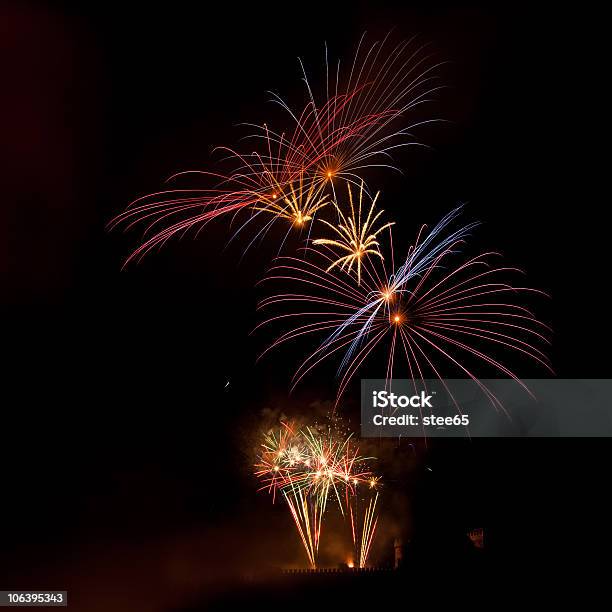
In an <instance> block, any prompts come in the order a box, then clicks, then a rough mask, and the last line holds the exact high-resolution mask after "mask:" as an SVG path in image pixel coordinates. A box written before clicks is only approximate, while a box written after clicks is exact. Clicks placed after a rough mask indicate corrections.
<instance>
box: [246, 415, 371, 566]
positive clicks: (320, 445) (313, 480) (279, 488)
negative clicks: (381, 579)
mask: <svg viewBox="0 0 612 612" xmlns="http://www.w3.org/2000/svg"><path fill="white" fill-rule="evenodd" d="M370 459H371V458H368V457H362V456H360V455H359V449H358V448H356V447H355V445H354V444H353V443H352V438H351V436H350V435H349V436H346V435H342V434H340V433H339V432H338V431H337V430H333V429H332V428H330V427H328V428H327V429H326V430H323V431H320V430H319V429H316V428H311V427H305V428H302V429H297V428H295V427H294V426H292V425H290V424H287V423H283V424H282V426H281V428H280V429H278V430H277V431H272V432H270V433H268V434H266V435H264V440H263V442H262V444H261V448H260V452H259V454H258V461H257V463H256V466H255V475H256V476H257V477H258V478H259V479H260V481H261V483H262V487H261V488H262V489H263V490H267V491H268V492H269V493H271V494H272V496H273V500H274V499H275V498H276V495H277V493H280V494H282V496H283V499H284V500H285V502H286V503H287V507H288V508H289V511H290V513H291V516H292V518H293V521H294V523H295V525H296V529H297V531H298V534H299V536H300V540H301V542H302V545H303V546H304V550H305V552H306V555H307V557H308V561H309V563H310V565H311V566H312V567H316V562H317V553H318V549H319V542H320V539H321V530H322V526H323V518H324V515H325V513H326V511H327V510H328V503H329V501H330V499H333V500H334V501H335V502H336V503H335V505H336V507H337V508H338V509H339V511H340V512H341V514H342V515H343V516H347V513H348V516H350V520H351V528H352V533H353V540H354V542H355V545H356V546H357V544H356V541H357V540H356V539H355V538H356V537H358V536H357V535H356V533H357V531H356V527H355V520H356V519H355V514H356V511H355V508H356V499H357V494H358V487H362V488H364V489H368V490H369V489H374V488H378V486H379V479H378V478H377V477H376V476H375V475H374V474H373V473H372V472H371V471H370V470H369V468H368V467H367V462H368V460H370ZM374 510H375V507H372V508H371V511H370V512H369V513H368V514H367V515H366V516H365V517H364V527H363V530H362V532H363V534H367V535H364V537H367V538H368V539H369V542H370V543H371V539H372V537H373V535H374V533H373V529H374V528H373V526H372V525H374V526H375V520H374V521H373V513H374ZM366 523H367V524H366ZM367 550H369V544H368V545H367V549H366V548H364V549H363V551H362V555H361V556H360V559H361V558H362V557H363V562H364V563H365V560H366V559H367Z"/></svg>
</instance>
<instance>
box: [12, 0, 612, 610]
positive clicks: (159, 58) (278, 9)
mask: <svg viewBox="0 0 612 612" xmlns="http://www.w3.org/2000/svg"><path fill="white" fill-rule="evenodd" d="M597 21H598V19H597V15H589V14H588V13H586V11H582V12H578V11H575V10H572V9H571V8H566V9H561V8H559V7H558V6H556V7H555V8H554V9H552V8H551V9H549V8H544V7H542V8H540V9H537V10H534V9H533V8H532V7H530V8H528V7H527V6H520V5H517V4H515V3H511V4H508V5H505V6H504V5H500V6H499V7H498V8H496V9H493V8H479V7H477V6H476V5H469V6H463V7H459V6H455V5H454V4H450V3H449V4H446V3H436V2H427V3H406V4H405V5H402V6H401V7H392V6H388V5H385V6H383V5H381V4H380V3H376V4H374V3H372V4H369V3H354V4H343V3H321V4H317V3H308V4H301V5H299V4H296V5H292V6H290V5H289V4H281V5H273V4H269V3H265V4H264V3H257V4H251V5H248V6H241V5H234V4H230V3H227V4H221V3H219V4H217V3H213V4H211V3H204V2H202V3H200V4H198V5H191V4H178V3H173V4H164V5H163V6H159V7H155V6H152V3H151V4H145V3H143V4H140V3H133V4H129V5H126V4H124V3H113V2H89V3H87V8H85V7H84V6H80V5H75V6H73V5H69V4H63V5H54V6H51V5H45V4H43V3H27V2H25V3H10V2H9V3H4V4H3V5H2V8H1V9H0V24H1V25H0V28H1V29H2V35H1V36H0V41H1V42H0V49H1V54H0V62H1V64H0V66H1V68H2V74H3V75H4V76H3V95H2V101H1V102H0V105H1V106H0V111H1V112H0V125H1V131H2V134H3V136H2V145H1V146H2V153H1V161H2V164H1V166H0V174H1V176H2V184H3V189H2V191H3V193H2V198H1V204H0V248H1V249H2V251H1V252H0V275H1V279H2V288H1V290H2V314H3V317H2V321H3V326H2V327H3V331H2V348H3V351H2V352H3V357H4V364H3V366H2V381H3V406H2V444H1V445H0V449H1V450H0V471H1V475H2V478H1V482H2V487H3V496H2V511H1V523H0V538H1V539H2V550H1V553H0V564H1V565H0V571H1V573H0V576H2V575H3V574H4V575H6V578H5V579H3V580H2V584H0V586H1V587H2V588H14V587H22V588H26V587H30V588H32V587H33V588H44V587H47V586H48V587H54V588H68V589H72V590H73V592H75V593H77V594H78V596H79V597H82V598H83V601H85V602H87V603H86V604H82V605H83V608H82V609H87V610H97V609H100V610H102V609H111V608H110V607H109V606H113V608H112V609H115V610H121V609H126V610H127V609H130V610H139V609H143V610H145V609H160V610H161V609H165V608H164V606H165V605H166V602H175V601H180V598H181V597H182V596H184V595H185V594H186V593H187V594H188V593H189V592H190V590H193V589H194V588H196V587H199V586H201V585H200V582H199V580H200V576H201V574H202V573H210V572H211V571H212V569H211V568H213V567H214V568H219V567H225V566H227V567H234V566H236V567H237V566H240V567H242V566H243V565H245V566H248V565H249V564H250V563H253V562H254V560H257V562H260V561H261V559H262V557H267V562H269V563H271V564H273V560H274V555H275V554H276V553H277V547H278V542H276V543H275V538H276V539H282V540H283V541H284V540H288V539H289V538H293V533H292V532H291V531H290V527H287V528H286V529H284V530H282V532H281V530H278V531H275V530H274V529H273V527H272V526H271V525H270V521H271V520H272V519H271V518H270V517H271V516H274V517H278V516H279V514H278V512H275V514H272V513H271V512H272V511H271V507H270V505H269V503H268V500H266V499H261V498H262V497H264V496H262V495H260V496H259V497H257V496H256V494H255V489H256V485H255V483H254V482H253V481H252V479H251V478H250V476H249V471H248V466H249V460H250V459H249V457H250V455H249V450H250V448H251V447H252V445H253V440H252V439H251V438H250V433H249V432H250V431H251V430H252V429H253V428H256V427H257V424H258V418H259V415H260V414H261V411H262V409H264V408H266V407H269V408H272V409H274V410H285V411H289V412H291V411H292V410H294V411H296V412H300V413H305V412H307V411H308V410H311V408H310V405H311V403H312V402H315V401H319V402H323V401H325V400H329V399H332V398H333V384H332V380H331V376H332V374H333V370H332V369H330V370H329V371H326V370H322V371H321V372H320V373H319V374H318V375H315V376H313V377H312V378H311V379H310V380H308V381H307V382H306V383H305V384H304V385H303V386H302V387H301V388H299V389H298V390H297V391H296V392H295V394H293V395H292V396H290V397H289V396H288V394H287V391H288V380H289V376H290V373H291V371H292V368H293V367H294V366H295V365H296V364H297V362H298V360H299V357H300V353H299V350H298V349H294V351H293V353H294V354H292V351H291V350H290V351H288V353H282V352H281V353H282V354H280V355H277V356H273V357H272V358H270V359H268V360H266V361H264V362H261V363H260V364H258V365H255V363H254V362H255V358H256V355H257V353H258V351H259V350H261V347H262V345H263V344H265V340H266V338H262V337H261V336H249V332H250V331H251V329H252V328H253V326H254V323H255V321H256V315H255V305H256V300H257V297H258V293H257V291H256V290H255V289H254V288H253V286H254V283H255V281H256V280H257V279H258V278H259V277H260V276H261V271H262V269H263V267H264V266H265V264H266V263H267V262H268V261H269V260H270V257H271V256H272V255H273V254H274V248H273V247H271V246H267V245H263V247H262V248H261V249H259V250H256V251H254V252H252V254H250V255H249V257H248V258H246V259H245V260H243V261H242V262H241V263H239V259H240V254H241V253H240V247H239V245H234V246H230V247H228V248H227V249H224V245H225V240H226V235H227V232H226V227H225V226H224V223H223V222H220V223H219V224H217V225H211V226H210V227H209V228H208V229H207V231H205V232H204V233H203V234H202V235H201V237H200V239H199V240H197V241H193V240H191V239H189V238H188V239H184V240H183V241H181V242H178V241H176V242H174V243H171V244H170V245H168V247H167V248H165V249H164V250H163V251H162V252H160V253H159V254H155V255H152V256H150V257H148V258H146V259H145V260H144V261H143V262H142V263H141V264H140V265H137V266H131V267H129V268H128V269H127V270H125V271H121V270H120V267H121V264H122V262H123V260H124V258H125V256H126V255H127V254H129V252H130V249H131V248H133V247H135V246H136V244H137V240H138V237H139V236H138V233H131V234H127V235H122V234H120V233H111V234H109V233H107V232H106V231H105V229H104V225H105V223H106V222H108V220H109V219H110V218H111V217H112V216H113V215H115V214H117V213H118V212H120V211H121V210H122V208H123V207H124V206H125V205H126V203H127V202H129V201H130V200H132V199H133V198H134V197H137V196H139V195H142V194H144V193H147V192H149V191H154V190H157V189H158V188H159V187H160V185H162V181H163V179H165V178H166V177H167V176H168V175H170V174H171V173H173V172H175V171H177V170H181V169H185V168H201V167H205V166H206V165H207V163H208V162H209V160H210V159H211V149H212V147H213V146H214V145H217V144H220V143H229V144H233V143H235V142H236V141H237V139H238V138H239V136H240V135H241V132H240V130H239V129H238V128H237V127H236V124H237V123H238V122H240V121H252V120H254V121H260V120H261V119H262V118H263V117H265V116H266V113H268V112H272V111H270V110H269V109H270V105H269V103H268V102H267V100H268V98H269V95H267V94H266V90H268V89H273V90H275V91H279V92H280V93H282V94H284V95H286V96H288V97H289V98H290V99H291V100H294V101H295V100H298V101H299V100H301V95H302V89H301V83H300V81H299V78H300V73H299V66H298V63H297V57H298V56H299V57H303V58H304V59H305V60H306V65H307V67H308V68H310V69H311V72H312V74H314V75H315V79H316V74H317V69H320V67H321V66H322V58H323V54H322V50H323V43H324V42H325V41H328V43H329V44H330V48H331V49H332V51H333V52H334V53H335V54H339V55H341V56H343V57H347V56H350V54H351V53H352V51H353V49H354V47H355V45H356V43H357V41H358V39H359V37H360V35H361V34H362V33H363V32H364V31H365V30H367V31H368V32H371V33H372V36H373V37H375V36H380V35H381V34H384V33H386V32H387V31H388V30H389V29H390V28H395V34H396V35H397V36H398V37H401V36H411V35H412V34H415V33H416V34H419V35H420V36H421V37H422V39H423V40H427V41H431V42H432V46H433V49H434V50H435V53H436V54H437V55H438V56H439V57H440V58H441V59H445V60H448V61H449V65H447V66H446V67H445V69H444V80H445V83H446V84H447V85H448V88H447V89H446V90H444V91H443V92H441V93H440V95H439V97H438V101H437V102H435V103H434V104H433V105H432V107H431V112H432V113H433V114H434V115H435V116H439V117H443V118H445V119H448V120H450V122H449V123H447V124H444V125H441V126H436V127H433V128H430V129H427V130H423V131H422V132H420V133H419V136H420V137H421V139H422V140H423V141H425V142H427V143H428V144H430V145H431V146H432V149H431V150H423V149H418V150H411V151H409V152H407V153H403V154H401V155H399V156H398V161H399V162H400V164H401V165H402V167H403V168H405V169H406V172H405V175H404V176H388V175H380V176H381V178H380V181H385V183H384V184H385V188H384V190H383V191H384V206H385V208H386V209H388V210H389V211H392V213H393V215H394V217H395V218H396V220H397V221H398V224H399V225H401V227H402V228H403V235H404V236H405V237H406V238H405V239H406V240H408V239H409V238H410V237H412V236H413V235H414V233H415V232H416V231H417V229H418V227H419V226H420V224H421V223H425V222H427V223H431V222H435V221H436V220H437V219H438V218H439V217H440V216H441V215H442V214H444V213H445V212H446V211H448V210H449V209H450V208H451V207H452V206H454V205H455V204H456V203H457V202H467V210H466V216H467V217H469V218H470V219H472V218H477V219H479V220H481V221H483V227H482V228H480V230H479V231H478V232H477V234H476V236H475V239H474V240H475V246H476V247H477V248H481V249H486V248H496V249H499V250H501V251H502V252H503V253H504V255H505V257H506V258H507V261H509V262H512V263H513V264H516V265H518V266H520V267H522V268H524V269H525V270H526V271H527V273H528V279H529V284H530V285H531V286H534V287H539V288H542V289H544V290H546V291H548V292H549V293H550V294H551V296H552V299H551V300H548V301H543V302H542V303H541V304H540V307H541V310H540V313H541V317H542V318H543V319H544V320H545V321H547V322H549V323H550V324H551V325H552V326H553V328H554V330H555V333H554V339H553V344H552V347H551V358H552V362H553V364H554V367H555V370H556V373H557V374H558V375H559V376H561V377H567V378H580V377H584V378H598V377H607V376H608V375H609V358H608V351H607V349H606V335H607V333H608V329H607V328H608V325H607V312H608V307H607V299H606V298H605V293H606V290H607V283H608V278H609V274H608V272H607V258H608V255H607V253H606V249H607V244H606V242H605V235H606V226H605V209H606V208H607V204H606V203H605V202H606V199H605V198H603V197H601V196H600V195H599V194H598V193H597V192H596V188H595V178H596V177H597V175H598V170H597V168H598V167H600V165H601V162H597V161H596V148H595V146H594V144H592V143H594V142H595V141H596V140H598V138H599V137H598V133H599V131H598V130H599V121H600V120H599V119H598V117H599V116H600V115H599V113H598V111H597V110H596V109H597V101H598V98H599V97H600V95H599V93H598V88H599V87H600V86H601V82H600V79H598V77H597V67H596V65H595V63H596V62H597V60H598V59H600V57H601V56H600V53H599V51H598V49H597V48H596V47H597V35H596V31H597V28H596V23H597ZM375 178H376V177H375ZM518 365H519V373H520V374H521V375H522V376H525V377H529V376H544V375H545V373H544V372H543V371H541V370H538V369H534V368H532V367H531V366H529V365H528V364H520V363H519V364H518ZM228 380H229V387H228V388H227V389H226V388H225V386H226V383H227V381H228ZM577 409H579V407H577ZM349 411H350V410H349ZM417 446H418V448H417V451H418V452H417V455H416V459H414V460H413V464H411V468H410V476H409V482H410V485H409V495H408V497H409V499H410V508H411V510H410V512H406V515H405V520H406V523H410V530H411V532H415V533H417V534H418V533H420V534H425V535H422V537H424V538H425V537H429V538H430V539H436V538H438V539H443V538H442V536H441V535H440V534H446V533H447V532H448V533H450V532H451V531H452V530H453V529H455V528H456V529H464V528H465V527H468V526H479V525H485V526H486V527H488V528H489V529H490V533H492V534H493V535H492V537H493V540H492V544H491V545H492V546H493V547H494V548H495V547H497V550H498V551H499V554H500V556H503V555H514V557H513V558H517V559H520V558H521V555H523V554H525V555H528V556H531V553H527V552H526V551H532V552H533V551H537V552H538V555H544V557H545V558H546V559H550V560H552V559H553V558H556V559H557V560H559V559H565V558H566V557H565V556H564V555H567V560H568V563H575V559H576V558H575V557H573V556H571V555H570V553H569V552H568V551H570V550H572V551H573V550H574V547H573V546H572V543H575V542H576V541H578V540H580V541H586V542H589V543H593V542H596V541H598V540H599V538H600V537H601V531H602V530H604V529H605V527H604V526H603V524H602V523H600V521H599V520H598V519H599V517H602V516H604V514H605V513H604V509H603V506H602V503H601V498H600V496H601V495H602V493H603V488H604V487H605V486H606V483H607V482H609V478H608V472H609V442H608V441H606V440H489V441H487V440H476V441H474V442H471V443H461V444H460V443H453V444H449V443H448V442H445V443H444V444H440V443H438V444H434V443H432V444H431V445H430V447H429V448H428V449H425V448H423V447H422V445H417ZM402 482H403V481H402ZM398 486H400V488H401V484H400V485H398ZM274 520H277V519H274ZM395 520H396V521H398V522H399V523H401V521H402V520H403V519H402V515H401V514H400V515H398V516H396V517H395ZM404 528H405V526H400V527H399V529H400V531H401V530H402V529H404ZM255 533H261V534H266V535H265V537H264V536H263V535H262V536H261V538H260V539H259V540H258V541H257V543H256V544H255V543H254V542H253V537H254V536H253V534H255ZM288 534H291V535H288ZM436 534H437V535H436ZM294 544H295V542H293V541H292V540H291V542H289V543H287V542H284V544H283V546H286V547H287V548H291V547H293V546H294ZM572 554H574V553H572ZM219 571H221V570H219ZM5 581H6V583H5ZM103 584H107V585H110V586H107V587H106V588H103V587H102V585H103ZM145 587H146V588H145ZM101 591H104V592H105V595H104V596H102V595H100V596H99V597H98V598H96V597H94V596H93V595H92V593H98V592H101ZM151 591H152V592H153V594H151ZM104 597H106V598H107V599H104ZM76 606H77V604H75V608H74V609H78V608H77V607H76Z"/></svg>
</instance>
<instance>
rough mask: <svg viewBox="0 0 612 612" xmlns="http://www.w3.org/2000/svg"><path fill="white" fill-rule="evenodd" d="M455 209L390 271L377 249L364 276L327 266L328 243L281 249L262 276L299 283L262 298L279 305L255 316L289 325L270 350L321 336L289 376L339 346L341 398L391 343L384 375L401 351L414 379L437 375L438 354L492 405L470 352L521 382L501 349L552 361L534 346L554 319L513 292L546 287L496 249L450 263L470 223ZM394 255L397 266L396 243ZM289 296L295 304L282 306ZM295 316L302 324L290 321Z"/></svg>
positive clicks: (306, 369)
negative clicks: (305, 251)
mask: <svg viewBox="0 0 612 612" xmlns="http://www.w3.org/2000/svg"><path fill="white" fill-rule="evenodd" d="M460 211H461V208H457V209H455V210H453V211H452V212H451V213H449V214H448V215H446V216H445V217H444V218H443V219H442V220H441V221H440V222H439V223H438V224H437V225H436V226H435V227H434V228H433V229H432V230H431V231H430V232H429V233H425V232H424V230H422V231H421V232H419V235H418V237H417V240H416V241H415V243H414V245H413V246H411V247H410V249H409V251H408V256H407V257H406V259H405V260H404V262H403V263H402V265H400V266H399V267H398V268H397V269H395V270H394V271H393V272H391V273H389V272H387V270H386V266H385V261H384V260H382V259H379V258H373V259H368V260H366V261H364V263H363V272H362V278H361V283H356V282H354V279H353V277H351V276H348V275H341V274H339V273H338V270H337V269H335V268H333V267H332V266H331V264H332V263H334V262H335V255H334V254H330V253H328V252H326V251H325V249H324V248H323V249H322V250H315V249H309V256H308V258H297V257H281V258H278V260H277V261H276V262H275V263H274V265H273V266H272V267H271V269H270V271H269V273H268V274H267V276H266V278H265V279H264V282H265V283H271V282H276V281H279V280H281V281H282V282H283V284H284V285H287V284H290V285H291V286H292V287H296V286H297V289H295V290H294V291H292V292H284V291H283V292H282V293H278V294H274V295H271V296H270V297H268V298H266V299H264V300H263V301H262V302H261V303H260V305H259V308H260V309H263V310H269V309H271V308H274V309H280V312H278V313H276V312H275V313H274V314H272V315H270V316H269V317H268V318H267V319H266V320H265V321H263V322H262V323H261V324H260V326H264V325H269V324H271V323H276V324H279V323H284V324H287V325H288V329H287V330H286V331H284V332H283V333H281V334H280V335H279V336H278V337H277V339H276V340H275V341H274V342H273V343H272V344H271V345H270V346H269V347H268V349H267V350H270V349H272V348H275V347H277V346H279V345H280V344H283V343H285V342H288V341H293V340H295V339H297V338H299V337H301V336H307V335H311V334H316V335H318V336H319V337H322V340H321V341H320V342H319V344H318V347H317V348H316V350H315V351H314V352H312V353H310V354H309V355H308V356H307V357H306V359H305V360H303V362H302V363H301V364H300V366H299V367H298V369H297V371H296V373H295V375H294V377H293V385H295V384H297V383H298V382H299V381H300V380H301V379H302V378H303V377H304V376H305V375H306V374H307V373H308V372H310V371H311V370H312V369H313V368H314V367H315V366H317V365H318V364H319V363H321V362H322V361H324V360H327V359H328V358H330V357H332V356H335V355H338V354H340V355H341V356H342V357H341V361H340V366H339V371H338V374H339V379H340V380H339V385H338V398H340V396H341V394H342V393H343V392H344V390H345V388H346V386H347V385H348V383H349V381H350V380H351V378H352V377H353V376H354V374H355V373H356V372H357V371H358V370H359V369H360V368H361V367H362V365H363V363H364V362H365V361H366V359H367V358H368V357H369V356H370V355H371V354H372V353H373V352H375V350H377V349H379V348H380V347H384V348H386V351H387V357H386V378H387V380H391V379H392V378H393V375H394V370H395V368H396V354H397V353H399V354H401V355H403V358H404V362H405V369H404V372H405V374H406V375H407V377H409V378H411V379H413V380H416V379H424V378H427V374H430V373H433V375H434V376H435V377H436V378H440V379H442V376H443V373H442V370H441V365H440V363H439V362H440V360H442V361H443V362H446V363H447V365H449V366H451V367H452V369H454V371H455V372H459V373H460V374H462V375H464V376H467V377H469V378H471V379H473V380H474V381H476V382H477V383H478V384H479V386H480V388H481V389H482V391H483V392H484V393H485V394H486V395H487V397H488V398H489V399H490V400H491V402H492V403H494V404H495V405H496V407H501V405H500V404H499V402H498V401H497V399H496V398H495V396H494V395H493V394H492V393H491V392H490V391H489V390H488V389H487V388H486V387H485V386H484V384H482V383H481V382H480V381H479V380H478V378H477V377H476V375H475V373H474V372H473V371H472V369H471V367H472V366H470V365H468V362H471V361H474V360H476V361H479V362H481V363H485V364H487V365H489V366H492V367H493V368H494V369H495V370H497V371H498V372H501V373H502V374H504V375H506V376H509V377H512V378H514V379H515V380H517V382H518V383H519V384H521V385H522V386H524V385H523V383H521V382H520V381H519V380H518V378H517V376H516V374H515V373H514V372H513V371H512V370H511V369H510V368H509V367H507V366H506V365H504V363H502V361H501V360H500V359H499V358H498V357H497V353H499V352H501V350H502V349H504V350H506V351H511V352H515V353H518V354H519V355H522V356H526V357H528V358H529V359H531V360H534V361H535V362H537V363H539V364H540V365H542V366H543V367H545V368H547V369H548V370H549V371H552V370H551V366H550V363H549V360H548V359H547V357H546V355H545V353H544V352H543V350H542V349H541V348H539V345H546V344H548V343H549V340H548V337H547V334H548V332H550V328H548V327H547V326H546V325H545V324H544V323H542V322H540V321H539V320H538V319H537V318H536V317H535V315H534V314H533V313H532V312H531V311H530V310H529V309H528V308H526V307H525V306H523V305H521V304H517V303H516V298H517V296H525V295H527V294H540V295H545V294H543V292H541V291H538V290H535V289H530V288H527V287H522V286H516V285H514V284H512V283H511V282H510V280H509V279H508V277H509V276H510V275H516V274H518V273H521V271H520V270H518V269H517V268H511V267H504V266H495V265H494V264H493V263H492V262H493V259H494V258H495V257H497V256H498V254H497V253H493V252H489V253H483V254H480V255H478V256H476V257H472V258H463V259H462V260H461V261H460V262H459V263H453V262H454V260H455V259H456V258H457V257H458V256H459V252H460V247H461V246H462V245H463V243H464V242H465V239H466V238H467V237H468V236H469V233H470V231H471V230H472V229H473V228H474V227H475V225H476V224H469V225H466V226H463V227H460V228H459V229H456V230H451V229H450V227H451V225H452V224H453V222H454V221H455V220H456V218H457V216H458V215H459V213H460ZM423 235H424V237H423ZM391 244H392V241H391ZM390 260H391V264H392V266H393V262H394V256H393V253H392V252H391V257H390ZM304 303H306V304H307V305H308V311H305V312H304V311H302V310H301V308H300V306H301V304H304ZM287 306H291V307H293V308H294V310H293V311H290V312H286V310H285V307H287ZM296 317H297V320H299V322H300V323H299V325H297V326H291V322H292V321H294V320H296ZM258 327H259V326H258ZM264 353H265V352H264ZM501 408H503V407H501Z"/></svg>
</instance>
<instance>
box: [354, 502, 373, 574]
mask: <svg viewBox="0 0 612 612" xmlns="http://www.w3.org/2000/svg"><path fill="white" fill-rule="evenodd" d="M377 502H378V491H377V492H376V495H375V496H374V497H373V498H370V500H369V502H368V506H367V508H366V511H365V514H364V517H363V526H362V529H361V534H360V536H361V537H360V541H359V567H366V563H367V561H368V556H369V554H370V548H371V546H372V541H373V540H374V534H375V533H376V525H377V524H378V516H377V515H376V503H377ZM355 544H357V542H356V543H355Z"/></svg>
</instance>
